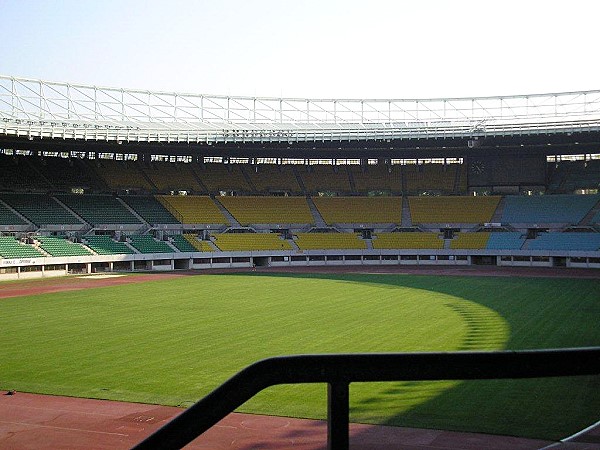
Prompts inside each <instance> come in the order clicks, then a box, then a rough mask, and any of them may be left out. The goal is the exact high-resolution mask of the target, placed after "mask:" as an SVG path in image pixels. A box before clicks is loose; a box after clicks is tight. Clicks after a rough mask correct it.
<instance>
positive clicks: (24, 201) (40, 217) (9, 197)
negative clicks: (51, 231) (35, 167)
mask: <svg viewBox="0 0 600 450" xmlns="http://www.w3.org/2000/svg"><path fill="white" fill-rule="evenodd" d="M0 199H1V200H2V201H4V202H6V203H7V204H9V205H10V206H11V207H12V208H13V209H15V210H16V211H18V212H19V214H22V215H23V216H25V217H26V218H27V219H28V220H30V221H31V222H33V223H35V224H36V225H37V226H42V225H50V224H52V225H67V224H81V223H82V222H81V221H80V220H79V219H77V217H75V216H74V215H73V214H71V213H69V211H67V210H66V209H65V208H63V207H62V206H61V205H60V204H59V203H57V202H56V201H54V199H53V198H52V197H50V196H49V195H46V194H2V195H0Z"/></svg>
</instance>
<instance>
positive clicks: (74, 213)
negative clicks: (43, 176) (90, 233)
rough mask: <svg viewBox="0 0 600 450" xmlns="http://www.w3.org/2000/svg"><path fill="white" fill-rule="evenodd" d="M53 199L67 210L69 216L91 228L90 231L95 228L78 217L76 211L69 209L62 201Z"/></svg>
mask: <svg viewBox="0 0 600 450" xmlns="http://www.w3.org/2000/svg"><path fill="white" fill-rule="evenodd" d="M52 198H53V199H54V201H55V202H56V203H58V204H59V205H60V206H62V207H63V208H64V209H66V210H67V211H68V212H69V214H71V215H72V216H74V217H76V218H77V220H80V221H81V222H83V223H84V224H86V225H87V226H89V227H90V229H92V228H93V227H92V226H91V224H90V223H88V222H86V221H85V220H84V219H83V217H81V216H80V215H78V214H77V213H76V212H75V211H73V210H72V209H71V208H69V207H68V206H67V205H66V204H65V203H64V202H62V201H60V199H58V198H56V197H54V196H52Z"/></svg>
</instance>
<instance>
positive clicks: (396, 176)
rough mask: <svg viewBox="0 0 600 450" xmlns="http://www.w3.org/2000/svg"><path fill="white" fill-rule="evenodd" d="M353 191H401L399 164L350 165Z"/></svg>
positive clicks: (365, 192)
mask: <svg viewBox="0 0 600 450" xmlns="http://www.w3.org/2000/svg"><path fill="white" fill-rule="evenodd" d="M350 172H351V174H352V179H353V180H354V186H355V191H356V192H359V193H361V194H368V193H369V192H388V193H393V194H400V193H401V192H402V175H401V170H400V166H399V165H394V166H391V165H390V166H388V165H385V164H372V165H366V166H358V165H352V166H350Z"/></svg>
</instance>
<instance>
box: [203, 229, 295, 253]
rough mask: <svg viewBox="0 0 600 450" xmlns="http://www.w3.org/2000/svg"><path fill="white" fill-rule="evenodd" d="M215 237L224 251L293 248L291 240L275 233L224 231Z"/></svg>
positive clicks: (215, 241) (216, 243) (216, 242)
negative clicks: (288, 240) (286, 239)
mask: <svg viewBox="0 0 600 450" xmlns="http://www.w3.org/2000/svg"><path fill="white" fill-rule="evenodd" d="M213 238H214V243H215V245H216V246H217V247H218V248H219V249H220V250H222V251H252V250H292V246H291V245H290V244H289V242H287V241H285V240H283V239H281V238H280V237H279V235H278V234H275V233H223V234H215V235H213Z"/></svg>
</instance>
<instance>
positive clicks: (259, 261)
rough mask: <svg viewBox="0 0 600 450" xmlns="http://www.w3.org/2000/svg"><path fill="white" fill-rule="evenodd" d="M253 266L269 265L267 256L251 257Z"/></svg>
mask: <svg viewBox="0 0 600 450" xmlns="http://www.w3.org/2000/svg"><path fill="white" fill-rule="evenodd" d="M252 265H253V266H254V267H269V265H270V261H269V257H268V256H255V257H253V258H252Z"/></svg>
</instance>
